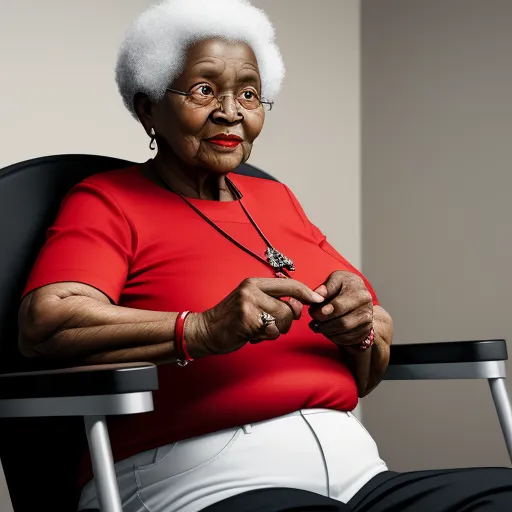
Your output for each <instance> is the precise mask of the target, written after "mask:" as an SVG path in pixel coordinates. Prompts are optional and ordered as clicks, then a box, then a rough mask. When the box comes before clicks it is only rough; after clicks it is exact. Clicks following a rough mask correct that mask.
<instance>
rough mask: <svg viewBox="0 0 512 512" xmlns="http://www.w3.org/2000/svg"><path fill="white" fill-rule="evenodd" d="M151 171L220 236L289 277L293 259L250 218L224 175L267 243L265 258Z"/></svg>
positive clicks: (240, 196) (235, 188) (292, 268)
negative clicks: (279, 248)
mask: <svg viewBox="0 0 512 512" xmlns="http://www.w3.org/2000/svg"><path fill="white" fill-rule="evenodd" d="M153 173H154V174H155V175H156V177H157V178H158V180H159V181H160V182H161V183H162V184H163V185H164V186H165V187H166V188H168V189H169V190H171V191H172V192H174V193H175V194H177V195H178V196H180V197H181V199H183V201H184V202H185V203H186V204H187V205H188V206H189V207H190V208H192V210H194V211H195V212H196V213H197V214H198V215H199V216H200V217H201V218H202V219H203V220H204V221H206V222H207V223H208V224H210V226H212V227H213V228H214V229H216V230H217V231H218V232H219V233H220V234H221V235H222V236H224V237H225V238H227V239H228V240H229V241H230V242H231V243H233V244H234V245H236V246H237V247H238V248H239V249H241V250H242V251H244V252H246V253H247V254H249V255H251V256H253V257H254V258H256V259H257V260H259V261H261V262H263V263H265V264H266V265H269V266H270V267H271V268H272V270H273V271H274V272H275V274H276V276H277V277H290V275H289V274H288V272H293V271H294V270H295V266H294V264H293V261H292V260H291V259H290V258H287V257H286V256H285V255H284V254H283V253H281V252H279V251H278V250H277V249H276V248H275V247H274V246H273V245H272V244H271V243H270V242H269V240H268V238H267V237H266V236H265V235H264V234H263V231H261V229H260V228H259V226H258V224H256V221H255V220H254V219H253V218H252V216H251V214H250V213H249V212H248V211H247V208H246V207H245V206H244V204H243V203H242V193H241V192H240V191H239V190H238V188H237V187H236V186H235V184H234V183H233V182H232V181H231V180H230V179H229V178H227V177H226V183H227V185H228V187H229V189H230V191H231V192H232V194H233V195H234V197H236V198H237V199H238V201H239V204H240V206H241V208H242V210H243V211H244V213H245V215H246V216H247V218H248V219H249V222H250V223H251V224H252V225H253V227H254V229H255V230H256V231H257V232H258V234H259V235H260V237H261V238H262V240H263V241H264V242H265V244H266V245H267V250H266V251H265V255H266V257H267V259H264V258H262V257H261V256H260V255H259V254H257V253H255V252H254V251H252V250H251V249H249V248H248V247H245V245H243V244H241V243H240V242H239V241H238V240H235V239H234V238H233V237H232V236H231V235H230V234H229V233H227V232H226V231H224V230H223V229H222V228H221V227H220V226H218V225H217V224H215V222H214V221H213V220H211V219H210V218H209V217H208V216H207V215H206V214H204V213H203V212H202V211H201V210H200V209H199V208H197V207H196V206H195V205H193V204H192V203H191V202H190V201H189V200H188V199H187V198H186V197H185V196H184V195H182V194H180V193H179V192H177V191H176V190H175V189H174V188H173V187H172V186H171V185H170V184H169V183H167V181H166V180H165V179H164V178H163V177H162V176H160V174H158V173H157V172H156V171H153Z"/></svg>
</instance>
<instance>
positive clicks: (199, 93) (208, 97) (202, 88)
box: [166, 84, 274, 112]
mask: <svg viewBox="0 0 512 512" xmlns="http://www.w3.org/2000/svg"><path fill="white" fill-rule="evenodd" d="M166 90H167V91H169V92H173V93H174V94H181V95H182V96H187V98H188V99H189V100H190V101H191V102H192V103H194V104H195V105H197V106H199V107H207V106H211V105H212V104H214V105H215V107H216V108H218V107H220V106H222V98H224V97H225V96H233V99H234V100H235V102H236V103H238V105H240V106H241V107H242V108H243V109H245V110H256V109H257V108H260V107H263V108H264V109H265V111H267V112H269V111H270V110H272V107H273V106H274V102H273V101H266V100H262V99H260V98H259V97H258V95H257V94H256V92H255V91H253V90H252V89H244V90H243V91H241V92H240V93H239V94H238V96H235V95H234V94H233V93H225V94H220V95H216V94H214V92H213V89H212V88H211V87H210V86H209V85H207V84H200V85H197V86H196V87H194V88H193V89H192V90H191V91H190V92H184V91H178V90H176V89H172V88H171V87H167V89H166ZM214 100H215V103H213V102H214Z"/></svg>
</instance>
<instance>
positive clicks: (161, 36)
mask: <svg viewBox="0 0 512 512" xmlns="http://www.w3.org/2000/svg"><path fill="white" fill-rule="evenodd" d="M212 37H220V38H223V39H227V40H230V41H242V42H245V43H247V44H248V45H249V46H250V47H251V48H252V50H253V52H254V54H255V56H256V59H257V62H258V67H259V70H260V76H261V85H262V91H261V92H262V96H263V98H265V99H266V100H269V101H274V98H275V96H276V95H277V93H278V92H279V89H280V88H281V83H282V80H283V78H284V72H285V70H284V65H283V59H282V57H281V53H280V51H279V48H278V47H277V45H276V43H275V31H274V27H273V26H272V23H271V22H270V20H269V19H268V17H267V15H266V14H265V13H264V12H263V11H262V10H261V9H258V8H256V7H254V6H253V5H252V4H251V3H250V2H249V0H193V1H190V0H163V1H159V2H157V3H155V5H152V6H151V7H150V8H149V9H147V10H146V11H145V12H143V13H142V14H141V15H140V16H139V17H138V19H137V20H136V21H135V23H134V24H133V25H132V27H131V28H130V29H129V30H128V31H127V33H126V36H125V39H124V42H123V44H122V46H121V48H120V50H119V55H118V59H117V66H116V82H117V86H118V88H119V92H120V93H121V96H122V97H123V101H124V104H125V106H126V108H128V110H129V111H130V112H131V113H132V115H133V116H134V117H135V118H136V119H138V118H137V114H136V113H135V110H134V106H133V98H134V96H135V94H137V93H139V92H142V93H145V94H147V95H148V96H149V98H151V100H153V101H159V100H161V99H162V98H163V96H164V94H165V89H166V87H169V85H170V84H171V83H172V82H173V81H174V79H175V78H176V77H177V76H178V75H179V74H180V73H181V72H182V71H183V67H184V65H185V58H186V52H187V48H188V47H189V46H190V45H191V44H193V43H195V42H198V41H201V40H204V39H209V38H212Z"/></svg>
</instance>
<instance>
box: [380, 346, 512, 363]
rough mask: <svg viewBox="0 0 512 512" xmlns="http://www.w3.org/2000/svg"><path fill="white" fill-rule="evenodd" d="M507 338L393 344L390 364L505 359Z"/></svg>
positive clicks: (506, 356)
mask: <svg viewBox="0 0 512 512" xmlns="http://www.w3.org/2000/svg"><path fill="white" fill-rule="evenodd" d="M506 359H508V355H507V344H506V342H505V340H477V341H444V342H440V343H439V342H438V343H414V344H404V345H392V346H391V354H390V360H389V364H390V365H396V364H434V363H470V362H477V361H505V360H506Z"/></svg>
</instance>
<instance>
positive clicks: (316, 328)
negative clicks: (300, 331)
mask: <svg viewBox="0 0 512 512" xmlns="http://www.w3.org/2000/svg"><path fill="white" fill-rule="evenodd" d="M309 326H310V327H311V329H312V330H313V331H314V332H318V331H319V330H320V324H319V323H318V322H311V323H310V324H309Z"/></svg>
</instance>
